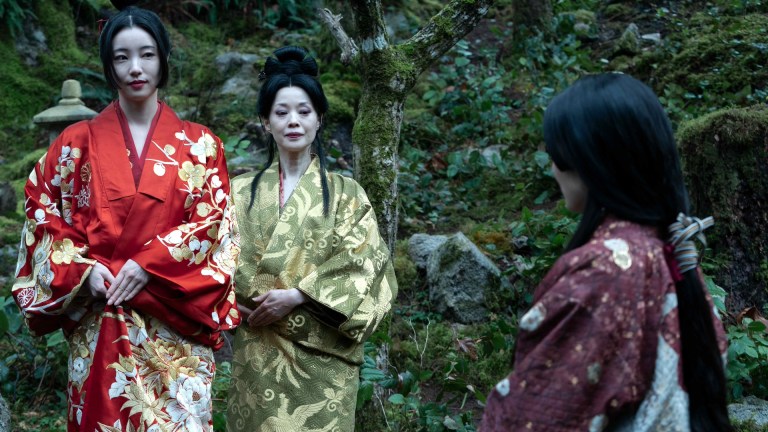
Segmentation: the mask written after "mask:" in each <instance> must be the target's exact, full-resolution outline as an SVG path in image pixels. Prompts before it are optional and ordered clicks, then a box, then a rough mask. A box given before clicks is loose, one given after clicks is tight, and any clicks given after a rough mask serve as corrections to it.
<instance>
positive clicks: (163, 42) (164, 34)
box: [99, 6, 171, 89]
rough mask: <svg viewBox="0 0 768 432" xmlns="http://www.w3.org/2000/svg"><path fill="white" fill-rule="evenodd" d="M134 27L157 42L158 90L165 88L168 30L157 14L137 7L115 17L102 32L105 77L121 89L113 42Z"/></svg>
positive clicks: (115, 87)
mask: <svg viewBox="0 0 768 432" xmlns="http://www.w3.org/2000/svg"><path fill="white" fill-rule="evenodd" d="M132 27H138V28H140V29H142V30H144V31H146V32H147V33H149V35H150V36H152V39H154V40H155V43H156V44H157V55H158V57H160V59H159V60H160V81H159V82H158V84H157V88H163V87H165V85H166V84H167V83H168V55H169V54H170V53H171V39H170V37H169V36H168V29H166V28H165V25H163V22H162V21H160V17H158V16H157V14H156V13H154V12H152V11H149V10H146V9H142V8H138V7H135V6H128V7H126V8H125V9H123V10H121V11H120V12H118V13H116V14H115V15H113V16H112V17H111V18H109V20H108V21H107V24H105V25H104V28H103V29H102V30H101V34H100V35H99V57H100V58H101V66H102V67H103V68H104V77H105V78H106V79H107V82H108V83H109V85H110V86H112V88H114V89H118V88H120V86H119V84H118V83H117V78H116V77H115V65H114V63H113V57H114V51H113V49H112V42H113V41H114V39H115V36H117V34H118V33H120V31H122V30H124V29H126V28H132Z"/></svg>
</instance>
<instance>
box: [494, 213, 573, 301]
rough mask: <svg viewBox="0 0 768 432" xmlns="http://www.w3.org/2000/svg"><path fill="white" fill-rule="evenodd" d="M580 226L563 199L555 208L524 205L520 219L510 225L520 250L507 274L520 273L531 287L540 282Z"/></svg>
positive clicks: (514, 240) (520, 276)
mask: <svg viewBox="0 0 768 432" xmlns="http://www.w3.org/2000/svg"><path fill="white" fill-rule="evenodd" d="M577 225H578V220H577V219H576V218H575V215H574V214H573V213H572V212H570V211H569V210H567V209H566V208H565V205H564V202H563V201H559V202H558V204H557V206H556V207H555V208H554V211H552V210H549V211H545V210H530V209H529V208H527V207H524V208H523V210H522V211H521V212H520V219H519V220H516V221H513V222H511V223H510V224H509V230H510V233H511V236H512V238H513V243H514V244H515V245H516V247H517V248H518V250H519V251H518V254H517V255H515V256H514V263H513V266H511V267H510V268H509V269H508V270H507V273H509V274H514V275H517V276H518V277H519V278H521V279H522V280H523V281H525V282H527V284H528V285H529V286H533V285H536V284H537V283H538V281H540V280H541V278H542V277H544V274H545V273H546V272H547V270H549V268H550V267H552V264H554V263H555V261H556V260H557V258H558V257H559V256H560V255H561V254H562V253H563V251H564V250H565V246H566V245H567V243H568V241H569V240H570V238H571V237H572V236H573V233H574V232H575V231H576V226H577Z"/></svg>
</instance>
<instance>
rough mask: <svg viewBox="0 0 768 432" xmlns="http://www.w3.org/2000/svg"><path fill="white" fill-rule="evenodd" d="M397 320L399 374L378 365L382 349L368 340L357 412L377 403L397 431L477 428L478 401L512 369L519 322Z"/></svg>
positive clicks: (394, 335) (394, 338)
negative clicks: (463, 324)
mask: <svg viewBox="0 0 768 432" xmlns="http://www.w3.org/2000/svg"><path fill="white" fill-rule="evenodd" d="M395 319H396V320H399V321H400V324H398V326H396V328H394V329H393V330H392V331H391V333H392V336H391V337H392V345H393V346H394V347H395V348H394V351H393V352H391V354H392V356H391V360H392V362H393V367H394V370H397V371H399V372H397V373H395V372H392V371H391V370H386V371H382V370H380V369H379V368H377V365H376V362H375V360H374V359H375V358H376V355H377V349H378V348H377V347H376V345H375V344H373V343H366V346H365V347H366V349H365V353H366V355H365V361H364V364H363V366H362V367H361V370H360V387H359V391H358V404H357V409H358V412H360V411H365V410H370V409H371V406H370V405H373V407H374V408H377V409H379V410H381V412H382V415H383V416H384V418H385V419H384V422H385V423H386V429H387V430H393V431H414V432H415V431H419V432H421V431H436V432H440V431H451V430H456V431H474V430H475V426H474V425H475V422H476V421H477V418H476V417H475V416H476V414H477V413H478V408H479V405H478V402H479V403H483V402H484V401H485V395H486V392H487V390H486V389H487V388H489V387H490V386H491V385H492V384H493V383H495V382H496V381H497V380H498V379H499V375H500V371H505V370H507V369H509V358H510V354H511V351H512V349H513V347H514V336H515V334H516V325H512V323H510V322H508V321H507V320H504V319H501V318H498V317H493V318H492V319H491V320H490V322H489V323H487V324H483V325H477V326H467V327H464V328H459V327H455V326H454V327H451V328H449V327H447V326H446V325H444V324H440V323H434V324H433V323H431V322H430V321H426V322H424V323H414V322H413V321H411V320H405V319H401V318H399V317H397V316H396V317H395ZM398 328H399V329H401V330H402V331H403V332H401V331H400V330H398ZM469 335H474V336H469ZM357 426H358V427H357V428H356V429H366V428H368V427H366V425H361V424H360V422H358V425H357ZM370 429H372V428H370ZM381 429H384V428H381V427H380V428H377V429H376V430H381Z"/></svg>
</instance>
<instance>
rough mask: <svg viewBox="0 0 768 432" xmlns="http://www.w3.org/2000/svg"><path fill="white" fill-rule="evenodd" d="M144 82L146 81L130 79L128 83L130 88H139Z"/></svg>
mask: <svg viewBox="0 0 768 432" xmlns="http://www.w3.org/2000/svg"><path fill="white" fill-rule="evenodd" d="M146 83H147V82H146V81H132V82H130V83H129V84H128V85H129V86H131V88H133V89H134V90H140V89H141V88H142V87H144V84H146Z"/></svg>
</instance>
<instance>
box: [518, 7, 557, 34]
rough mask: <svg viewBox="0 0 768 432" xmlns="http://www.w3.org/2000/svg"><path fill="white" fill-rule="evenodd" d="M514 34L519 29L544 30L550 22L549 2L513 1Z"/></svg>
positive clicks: (550, 8)
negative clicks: (523, 27)
mask: <svg viewBox="0 0 768 432" xmlns="http://www.w3.org/2000/svg"><path fill="white" fill-rule="evenodd" d="M512 7H513V8H514V15H513V18H512V22H513V23H514V32H515V33H517V32H518V29H520V27H522V26H525V27H527V28H529V29H541V30H545V29H546V28H547V26H548V24H549V22H550V20H552V3H551V1H550V0H513V2H512Z"/></svg>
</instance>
